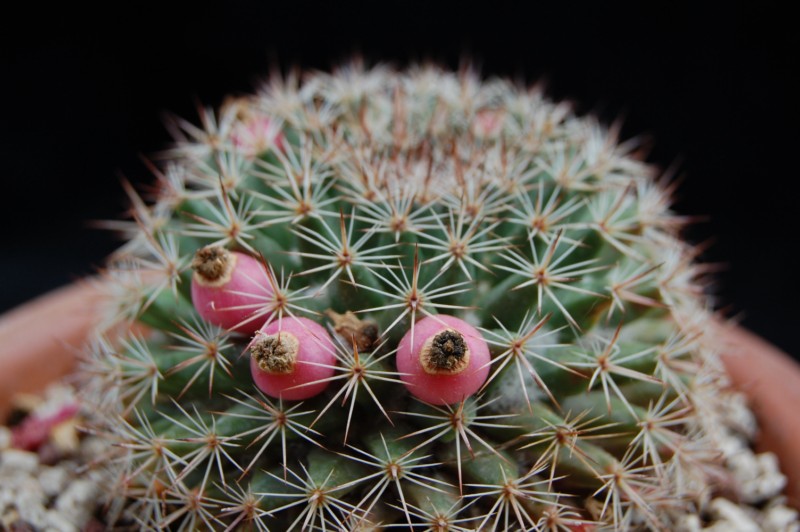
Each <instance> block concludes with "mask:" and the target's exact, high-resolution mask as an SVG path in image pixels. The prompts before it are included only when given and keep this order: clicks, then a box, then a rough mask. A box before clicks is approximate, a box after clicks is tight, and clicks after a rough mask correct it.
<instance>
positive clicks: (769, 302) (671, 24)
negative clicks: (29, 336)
mask: <svg viewBox="0 0 800 532" xmlns="http://www.w3.org/2000/svg"><path fill="white" fill-rule="evenodd" d="M132 4H134V3H132ZM560 4H561V7H554V6H552V5H543V6H540V5H539V4H538V3H533V2H501V1H493V2H483V3H481V4H480V5H481V6H482V7H470V5H471V4H468V3H467V2H463V3H459V4H448V3H436V4H434V2H432V1H431V2H427V3H417V2H389V1H384V2H369V3H363V4H342V3H339V2H333V1H331V2H324V3H312V2H303V3H291V2H282V3H280V4H274V5H273V4H272V3H269V2H242V1H230V2H225V4H224V7H222V5H221V4H220V5H219V6H217V7H214V8H202V7H199V5H197V4H195V5H189V4H186V5H180V4H175V3H170V4H168V5H164V4H154V5H149V4H148V3H147V2H139V3H135V7H131V8H130V11H125V10H124V8H113V10H112V11H109V10H108V9H109V8H96V9H92V10H90V9H88V8H83V10H81V8H72V7H71V8H69V9H66V8H58V9H57V10H56V11H53V10H52V8H47V9H44V8H41V9H39V8H32V9H29V12H28V13H24V14H23V13H19V14H14V15H11V14H9V13H5V14H4V15H3V17H2V22H0V24H2V32H1V33H2V36H0V43H2V46H1V47H0V105H2V111H0V176H2V177H1V179H2V181H1V182H2V184H3V188H2V199H3V208H2V209H0V234H2V247H0V249H2V255H1V256H0V275H2V279H3V282H2V285H0V286H1V288H0V310H5V309H8V308H10V307H12V306H14V305H16V304H19V303H21V302H23V301H25V300H27V299H30V298H32V297H34V296H36V295H37V294H40V293H43V292H44V291H46V290H49V289H51V288H53V287H56V286H58V285H60V284H63V283H65V282H68V281H70V280H72V279H75V278H78V277H80V276H82V275H85V274H87V273H91V272H92V271H93V269H94V268H95V267H97V266H98V265H100V264H102V260H103V257H104V256H105V255H106V254H107V253H108V252H110V251H111V250H112V249H113V248H114V247H115V246H116V245H117V241H116V240H115V239H114V237H113V235H110V234H107V233H104V232H102V231H98V230H95V229H91V228H90V227H89V223H88V222H89V221H91V220H98V219H114V218H118V217H120V216H121V215H122V213H124V210H125V206H126V200H125V198H124V194H123V192H122V188H121V186H120V181H119V176H120V175H125V176H126V177H127V178H128V179H129V180H131V181H132V182H134V183H135V184H137V186H141V185H143V184H146V183H148V182H150V179H151V178H150V176H149V174H148V171H147V170H146V168H145V167H144V165H143V164H142V163H141V161H140V159H139V156H140V155H141V154H152V153H154V152H156V151H158V150H160V149H162V148H164V147H166V146H167V145H168V143H169V140H170V139H169V136H168V134H167V133H166V131H165V130H164V128H163V125H162V124H163V122H162V116H163V115H162V113H163V112H165V111H171V112H174V113H175V114H177V115H179V116H183V117H187V118H190V119H192V120H196V117H197V114H196V104H197V102H202V103H203V104H207V105H212V106H216V105H218V104H219V103H220V102H221V100H222V98H223V97H224V96H225V95H226V94H228V93H246V92H248V91H250V90H251V89H252V88H253V87H255V86H256V85H257V83H258V80H259V79H260V78H263V77H264V76H265V75H266V74H267V73H268V71H269V69H270V68H271V67H273V66H276V65H278V66H281V67H286V66H289V65H300V66H302V67H305V68H322V69H327V68H330V67H331V66H335V65H336V64H338V63H340V62H341V61H342V60H345V59H347V58H348V57H349V56H351V54H353V53H354V52H360V53H361V54H362V55H363V56H364V57H366V59H367V60H368V62H371V63H374V62H376V61H380V60H385V61H389V62H392V63H394V64H396V65H398V66H402V65H404V64H407V63H408V62H409V61H414V60H424V59H431V60H434V61H438V62H440V63H442V64H444V65H446V66H449V67H452V68H456V67H457V66H458V65H459V62H460V61H461V59H462V58H464V57H471V58H472V59H473V60H474V61H475V62H476V63H477V64H478V65H479V66H480V67H481V71H482V72H483V73H484V74H486V75H501V76H505V77H512V78H517V79H521V80H524V81H526V82H534V81H540V80H544V81H546V83H547V87H548V91H547V92H548V94H549V95H550V96H551V97H552V98H555V99H570V100H573V101H575V102H576V105H577V109H578V111H579V112H581V113H590V112H591V113H595V114H597V115H599V116H600V117H601V118H602V120H603V121H605V122H606V123H609V122H611V121H613V120H615V119H617V118H619V117H623V118H624V122H623V124H624V125H623V130H622V131H623V137H625V138H629V137H632V136H637V135H641V136H642V137H643V138H645V139H646V141H647V143H648V145H649V146H650V147H651V152H650V153H651V155H650V157H649V160H650V161H651V162H653V163H655V164H657V165H659V166H661V167H668V166H670V165H673V164H675V163H677V164H678V168H679V170H680V172H679V173H680V175H681V176H682V177H683V178H684V180H683V182H682V183H681V186H680V188H679V191H678V197H677V203H676V210H677V211H678V212H680V213H681V214H687V215H700V216H702V217H703V221H701V222H699V223H697V224H695V225H694V226H693V227H691V228H690V230H689V231H688V234H687V237H688V238H689V239H690V240H691V241H693V242H696V243H710V247H709V248H708V250H707V251H706V252H705V253H704V254H703V259H704V260H705V261H707V262H710V263H714V264H715V265H718V266H719V269H720V271H719V272H718V273H717V274H716V279H717V281H716V283H715V284H714V285H713V286H712V287H711V290H712V292H713V294H714V295H715V298H716V300H717V302H718V307H720V308H722V309H724V310H725V312H726V313H727V314H728V315H732V316H741V317H742V318H743V320H744V323H745V324H746V325H747V326H748V327H750V328H751V329H753V330H755V331H757V332H758V333H760V334H762V335H763V336H765V337H766V338H768V339H769V340H771V341H772V342H774V343H776V344H778V345H779V346H781V347H783V348H784V349H785V350H787V351H789V352H790V353H794V354H795V355H797V354H798V353H800V340H799V339H798V334H797V332H796V331H797V329H798V328H799V326H800V320H799V318H800V312H798V303H797V301H796V299H797V298H798V297H799V296H800V290H798V272H797V270H798V267H797V264H798V261H797V259H796V258H795V253H796V247H797V242H798V237H797V233H796V230H797V228H798V224H797V223H796V221H795V216H797V215H798V213H799V212H800V209H798V205H797V201H798V200H797V197H798V195H797V192H796V187H797V181H798V177H799V176H800V172H798V168H799V167H800V149H798V140H800V136H799V135H798V124H800V113H798V95H799V94H800V91H798V89H800V83H798V81H797V80H793V79H792V76H793V75H797V74H798V59H797V57H798V55H797V52H798V50H799V49H800V47H798V30H796V28H795V26H794V19H793V18H792V17H791V16H789V14H788V13H787V12H786V11H785V10H783V9H781V8H779V7H777V4H771V3H769V2H759V3H758V5H755V4H754V5H752V6H747V5H735V4H733V3H728V4H723V5H719V6H714V5H712V4H703V7H698V6H697V5H691V4H688V3H687V4H682V3H679V2H675V3H672V2H671V3H669V4H667V3H665V4H663V5H662V6H659V4H658V3H655V4H654V3H644V2H642V3H641V4H647V6H648V7H647V8H646V9H645V8H643V7H641V5H639V6H628V5H620V4H607V5H602V6H601V5H595V4H601V3H600V2H594V3H592V4H588V3H587V5H585V6H584V5H581V4H577V3H569V4H568V3H565V2H561V3H560ZM604 4H605V3H604ZM698 4H699V3H698ZM592 5H593V7H590V6H592ZM520 6H527V7H525V8H521V7H520ZM44 325H46V324H44Z"/></svg>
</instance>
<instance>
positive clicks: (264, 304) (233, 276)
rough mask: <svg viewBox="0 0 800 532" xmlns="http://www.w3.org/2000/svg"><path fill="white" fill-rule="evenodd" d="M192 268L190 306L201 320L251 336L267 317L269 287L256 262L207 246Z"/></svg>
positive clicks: (268, 313) (195, 258)
mask: <svg viewBox="0 0 800 532" xmlns="http://www.w3.org/2000/svg"><path fill="white" fill-rule="evenodd" d="M192 268H193V269H194V275H192V303H194V308H195V309H196V310H197V312H198V314H200V316H201V317H202V318H203V319H204V320H206V321H208V322H210V323H213V324H215V325H219V326H220V327H223V328H225V329H228V330H232V331H236V332H240V333H243V334H249V335H251V334H253V333H254V332H255V331H257V330H258V329H259V327H261V326H262V325H263V324H264V322H265V321H266V320H267V319H268V318H269V317H270V315H271V312H270V311H269V305H270V302H271V299H272V296H273V290H272V285H271V284H270V282H269V277H268V276H267V271H266V269H265V268H264V265H263V264H262V263H261V262H260V261H258V260H257V259H255V258H253V257H251V256H250V255H246V254H244V253H240V252H238V251H228V250H227V249H225V248H223V247H220V246H206V247H204V248H202V249H200V250H199V251H198V252H197V253H196V254H195V256H194V260H193V261H192Z"/></svg>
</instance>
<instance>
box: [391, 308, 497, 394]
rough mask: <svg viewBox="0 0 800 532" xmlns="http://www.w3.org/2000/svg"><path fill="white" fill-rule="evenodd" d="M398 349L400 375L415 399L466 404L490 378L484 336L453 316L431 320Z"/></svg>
mask: <svg viewBox="0 0 800 532" xmlns="http://www.w3.org/2000/svg"><path fill="white" fill-rule="evenodd" d="M411 336H412V335H411V331H410V330H409V331H408V332H407V333H406V334H405V336H403V339H402V340H400V344H399V345H398V347H397V371H398V372H400V374H401V376H400V378H401V379H402V380H403V383H404V384H405V385H406V387H407V388H408V391H410V392H411V393H412V394H413V395H415V396H416V397H417V398H419V399H422V400H423V401H425V402H427V403H430V404H435V405H445V404H453V403H458V402H460V401H463V400H464V399H466V398H467V397H469V396H471V395H472V394H474V393H475V392H477V391H478V389H479V388H480V387H481V386H482V385H483V383H484V382H486V378H487V377H488V376H489V362H490V360H491V356H490V354H489V346H488V345H487V344H486V340H484V339H483V337H482V336H481V334H480V333H479V332H478V331H477V330H476V329H475V328H474V327H472V326H471V325H469V324H468V323H467V322H465V321H464V320H461V319H459V318H456V317H454V316H447V315H442V314H440V315H438V316H429V317H427V318H423V319H422V320H420V321H418V322H417V323H416V324H415V325H414V335H413V336H414V338H413V342H412V338H411Z"/></svg>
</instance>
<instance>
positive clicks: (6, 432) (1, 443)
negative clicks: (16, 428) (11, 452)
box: [0, 427, 11, 451]
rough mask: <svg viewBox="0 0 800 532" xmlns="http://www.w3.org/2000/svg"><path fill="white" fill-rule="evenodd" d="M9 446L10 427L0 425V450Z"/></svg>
mask: <svg viewBox="0 0 800 532" xmlns="http://www.w3.org/2000/svg"><path fill="white" fill-rule="evenodd" d="M10 447H11V429H9V428H8V427H0V451H5V450H6V449H8V448H10Z"/></svg>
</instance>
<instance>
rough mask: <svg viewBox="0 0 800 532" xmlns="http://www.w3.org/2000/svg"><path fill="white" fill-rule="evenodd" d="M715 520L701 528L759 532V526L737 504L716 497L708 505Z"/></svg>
mask: <svg viewBox="0 0 800 532" xmlns="http://www.w3.org/2000/svg"><path fill="white" fill-rule="evenodd" d="M708 510H709V512H710V513H711V516H712V517H713V518H714V519H715V522H714V523H713V524H712V526H710V527H706V528H704V529H703V530H708V531H713V532H761V527H760V526H758V523H756V522H755V521H753V519H751V517H750V516H749V515H748V514H747V512H745V511H744V510H743V509H742V508H741V507H740V506H739V505H738V504H735V503H733V502H731V501H729V500H728V499H722V498H717V499H714V500H713V501H711V504H709V505H708Z"/></svg>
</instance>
